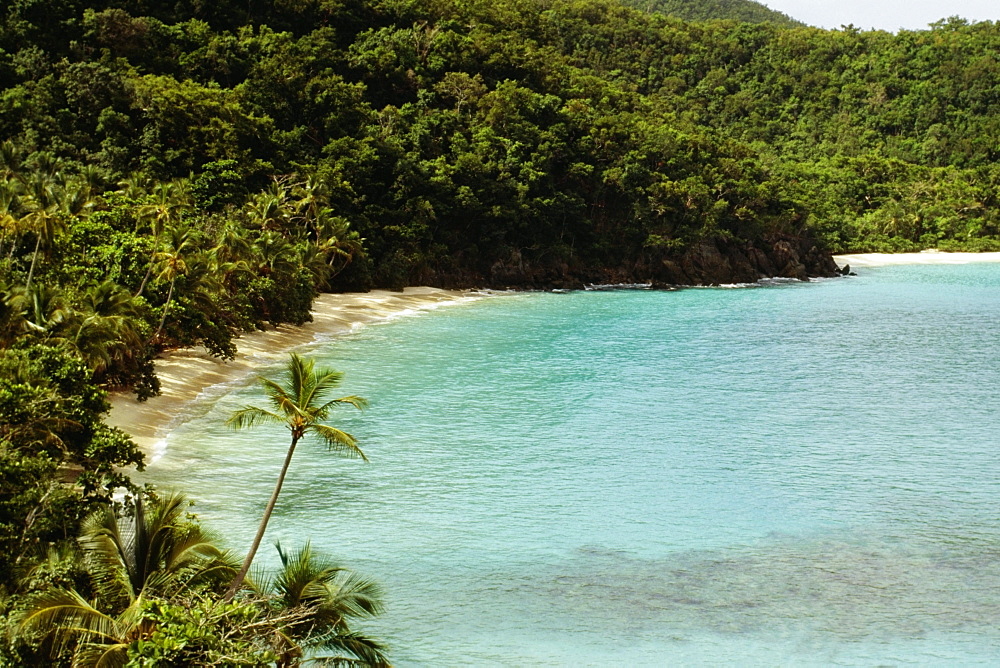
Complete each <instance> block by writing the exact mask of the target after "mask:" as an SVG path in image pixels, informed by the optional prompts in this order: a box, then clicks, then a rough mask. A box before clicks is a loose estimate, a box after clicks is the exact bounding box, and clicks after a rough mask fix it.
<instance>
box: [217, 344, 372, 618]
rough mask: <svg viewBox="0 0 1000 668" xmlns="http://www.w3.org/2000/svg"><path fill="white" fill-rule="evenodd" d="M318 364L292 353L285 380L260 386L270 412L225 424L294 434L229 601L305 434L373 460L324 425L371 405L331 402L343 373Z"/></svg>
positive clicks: (253, 410)
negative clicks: (344, 409) (342, 411)
mask: <svg viewBox="0 0 1000 668" xmlns="http://www.w3.org/2000/svg"><path fill="white" fill-rule="evenodd" d="M315 367H316V363H315V360H312V359H307V358H303V357H300V356H299V355H296V354H295V353H292V354H291V355H290V357H289V360H288V363H287V364H286V366H285V374H284V377H283V378H282V379H281V380H280V381H274V380H270V379H268V378H261V379H260V384H261V386H262V388H263V390H264V394H265V396H266V397H267V400H268V404H269V408H260V407H258V406H246V407H245V408H242V409H240V410H238V411H236V412H235V413H233V415H232V416H231V417H230V418H229V420H227V421H226V424H227V425H229V426H230V427H232V428H233V429H243V428H249V427H254V426H257V425H259V424H283V425H285V427H286V428H287V429H288V431H289V432H291V443H290V444H289V446H288V452H287V453H286V454H285V461H284V464H283V465H282V467H281V472H280V473H279V474H278V480H277V482H276V483H275V486H274V492H272V494H271V499H270V500H269V501H268V504H267V507H266V508H265V509H264V515H263V517H261V521H260V526H259V527H258V529H257V535H256V536H255V537H254V541H253V544H252V545H251V546H250V551H249V552H247V556H246V559H245V560H244V562H243V567H242V568H241V569H240V572H239V573H238V574H237V575H236V578H235V579H234V580H233V583H232V585H230V587H229V591H227V592H226V600H227V601H229V600H232V598H233V596H234V595H235V594H236V592H237V590H239V588H240V586H241V585H242V584H243V580H244V579H245V578H246V575H247V572H248V571H249V570H250V564H251V563H252V562H253V558H254V555H256V553H257V548H259V547H260V542H261V540H262V539H263V537H264V532H265V531H266V530H267V523H268V520H270V519H271V513H272V512H273V511H274V505H275V503H276V502H277V500H278V494H280V493H281V486H282V484H283V483H284V481H285V474H287V473H288V466H289V464H291V461H292V455H293V454H294V452H295V446H296V445H297V444H298V442H299V441H300V440H301V439H302V437H303V436H305V435H306V434H310V433H312V434H315V435H316V436H318V437H319V438H320V439H321V440H322V441H324V442H325V443H326V445H327V446H328V447H329V448H330V449H331V450H333V451H334V452H337V453H339V454H343V455H346V456H349V457H360V458H361V459H363V460H365V461H368V458H367V457H365V454H364V453H363V452H362V451H361V448H359V447H358V443H357V441H356V439H355V438H354V437H353V436H351V435H350V434H348V433H346V432H344V431H341V430H340V429H337V428H335V427H331V426H330V425H327V424H323V422H324V421H325V420H326V419H327V418H328V417H329V415H330V412H331V410H333V409H334V408H335V407H337V406H339V405H342V404H349V405H351V406H354V407H355V408H358V409H361V408H364V407H365V406H366V405H367V402H366V401H365V400H364V399H362V398H361V397H356V396H347V397H340V398H338V399H327V398H326V397H327V396H328V395H329V393H330V391H331V390H333V389H334V388H336V387H337V386H338V385H339V384H340V381H341V379H342V378H343V374H342V373H340V372H338V371H332V370H329V369H316V368H315Z"/></svg>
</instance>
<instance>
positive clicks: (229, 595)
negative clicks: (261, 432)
mask: <svg viewBox="0 0 1000 668" xmlns="http://www.w3.org/2000/svg"><path fill="white" fill-rule="evenodd" d="M298 442H299V436H297V435H295V434H292V444H291V445H289V446H288V454H286V455H285V463H284V465H283V466H282V467H281V473H279V474H278V482H277V483H275V485H274V491H273V492H272V493H271V500H270V501H268V502H267V508H265V509H264V516H263V517H261V518H260V526H259V527H257V535H256V536H254V539H253V545H251V546H250V551H249V552H247V556H246V559H244V560H243V566H242V567H241V568H240V572H239V573H237V574H236V577H235V578H234V579H233V583H232V584H231V585H229V589H228V590H226V595H225V597H224V599H223V600H225V602H226V603H228V602H229V601H231V600H233V596H235V595H236V592H237V591H238V590H239V588H240V586H241V585H242V584H243V580H244V579H245V578H246V576H247V572H249V571H250V564H251V563H252V562H253V558H254V555H256V554H257V548H258V547H260V541H261V540H263V538H264V532H265V531H266V530H267V522H268V520H270V519H271V513H272V512H273V511H274V504H275V503H277V501H278V494H280V493H281V486H282V485H283V484H284V482H285V474H286V473H288V465H289V464H291V463H292V453H294V452H295V445H296V444H297V443H298Z"/></svg>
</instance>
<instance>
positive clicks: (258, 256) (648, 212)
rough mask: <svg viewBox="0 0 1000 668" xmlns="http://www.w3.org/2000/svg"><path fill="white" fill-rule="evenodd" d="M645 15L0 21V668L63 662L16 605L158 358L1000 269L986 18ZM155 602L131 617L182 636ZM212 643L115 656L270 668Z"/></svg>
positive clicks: (133, 452)
mask: <svg viewBox="0 0 1000 668" xmlns="http://www.w3.org/2000/svg"><path fill="white" fill-rule="evenodd" d="M699 6H700V7H707V5H699ZM726 7H731V6H729V5H727V6H726ZM642 9H643V11H639V10H636V9H632V8H629V7H625V6H623V5H622V4H620V2H618V1H617V0H547V1H546V2H544V3H540V2H537V1H536V0H501V1H499V2H498V1H496V0H490V1H489V2H486V1H484V0H471V1H470V0H461V1H459V0H433V1H427V2H423V3H416V2H412V1H409V0H405V1H404V0H344V1H341V0H259V1H257V0H255V1H253V2H249V3H248V2H245V1H243V0H239V1H236V0H220V1H218V2H210V3H209V2H203V1H201V0H169V1H168V0H95V1H91V2H81V1H80V0H13V1H12V2H8V3H5V4H4V5H3V8H2V9H0V480H2V481H3V485H2V486H0V546H2V547H3V549H2V550H0V594H2V595H3V596H0V615H3V616H4V617H3V618H4V619H7V620H8V622H9V623H8V625H7V629H6V630H7V631H8V633H5V634H4V635H3V637H4V638H5V640H4V641H3V642H4V643H6V644H2V643H0V663H4V664H11V665H65V664H67V663H68V661H69V653H71V652H72V651H73V647H74V646H73V645H72V643H70V644H66V645H63V644H59V643H57V644H55V645H53V646H51V647H50V646H48V645H45V643H44V642H43V641H42V639H41V636H33V635H31V634H30V633H27V632H24V633H21V632H19V631H18V629H21V627H20V626H18V625H17V623H16V619H17V614H18V606H19V605H21V606H23V604H24V602H25V601H26V600H28V598H31V597H33V596H36V595H38V594H39V592H42V591H48V590H47V589H46V587H47V586H49V585H52V584H53V583H56V584H60V586H63V585H65V586H69V585H70V584H73V583H75V584H78V585H79V586H83V583H86V582H87V581H88V579H87V578H88V575H87V573H85V572H83V570H81V569H83V568H84V566H83V565H81V564H82V563H83V562H81V560H80V559H79V558H78V555H76V553H75V552H74V550H75V549H76V548H75V547H74V546H75V545H76V542H75V540H73V539H74V537H75V536H76V535H77V531H78V529H79V528H80V526H81V525H80V523H81V521H82V520H83V518H84V516H85V515H86V514H87V512H88V511H89V510H92V509H96V508H99V507H103V505H102V504H104V503H105V502H106V501H108V500H109V499H111V498H113V494H114V492H115V490H116V489H119V488H120V487H121V486H122V484H124V483H125V482H126V481H125V480H124V478H123V476H122V474H121V473H120V470H121V467H122V466H127V465H129V464H132V463H135V462H137V461H139V460H140V459H141V455H140V454H139V452H138V450H137V449H136V448H135V447H134V444H131V443H130V441H129V440H128V438H127V437H126V436H125V435H124V434H122V433H121V432H116V431H115V430H111V429H109V428H107V427H106V426H105V425H103V423H102V422H101V420H100V416H101V414H102V413H103V412H104V411H105V410H106V404H105V403H104V400H103V392H104V391H106V390H107V389H132V390H133V391H135V392H136V393H137V395H139V396H140V397H145V396H148V395H150V394H154V393H155V392H156V391H157V389H158V384H157V382H158V381H157V379H156V377H155V375H154V374H153V359H155V357H156V356H157V355H158V354H159V353H160V352H161V351H163V350H167V349H171V348H176V347H182V346H192V345H199V344H201V345H204V346H205V347H206V348H207V349H208V350H209V351H210V352H211V353H213V354H215V355H218V356H220V357H231V356H232V355H233V354H234V352H235V350H236V346H237V344H238V337H239V335H240V334H241V333H245V332H248V331H253V330H255V329H260V328H268V327H272V326H275V325H279V324H282V323H292V324H300V323H303V322H305V321H308V320H309V318H310V317H311V316H310V307H311V305H312V300H313V299H314V297H315V296H316V294H317V293H318V292H320V291H337V290H364V289H368V288H371V287H391V288H400V287H403V286H405V285H413V284H433V285H438V286H446V287H470V286H492V287H517V288H553V287H559V288H572V287H580V286H583V285H585V284H587V283H598V282H599V283H634V282H646V281H650V282H653V283H655V284H657V285H667V284H711V283H720V282H733V281H753V280H756V279H757V278H758V277H760V276H762V275H782V276H790V277H799V278H804V277H806V276H807V275H808V274H812V275H819V274H829V273H832V267H831V262H832V260H831V259H830V257H829V252H830V251H875V250H880V251H894V250H899V251H902V250H918V249H921V248H926V247H931V246H934V247H939V248H944V249H954V250H958V249H968V250H987V249H989V250H997V249H1000V165H998V159H1000V56H998V55H997V54H1000V25H998V24H995V23H991V22H984V23H977V24H968V23H966V22H964V21H962V20H958V19H953V20H950V21H947V22H942V23H940V24H937V25H935V26H934V27H933V28H932V29H930V30H926V31H918V32H908V31H901V32H900V33H899V34H897V35H893V34H890V33H886V32H877V31H876V32H861V31H857V30H854V29H848V30H837V31H826V30H820V29H815V28H808V27H799V26H788V25H782V24H780V23H779V22H777V21H774V20H768V21H765V22H762V23H752V22H740V21H716V20H713V21H684V20H682V19H679V18H676V17H673V16H666V15H664V14H663V13H662V11H664V10H663V6H661V10H660V11H655V12H648V11H645V10H646V9H648V7H643V8H642ZM721 11H722V10H720V12H721ZM726 11H729V9H726ZM711 13H712V15H713V16H718V15H719V14H718V13H717V12H716V11H715V10H714V9H713V10H712V12H711ZM727 15H728V14H727ZM747 18H748V19H749V17H747ZM67 481H69V482H71V483H72V484H69V485H66V484H63V483H65V482H67ZM49 546H51V547H53V548H59V550H62V552H60V553H59V554H55V553H51V554H50V553H46V552H45V549H47V548H48V547H49ZM60 555H62V556H60ZM212 591H214V590H212ZM84 593H85V594H86V596H85V598H84V599H82V600H89V598H90V596H91V594H93V593H94V592H84ZM206 596H208V595H207V594H206ZM52 600H55V599H52ZM74 600H76V599H74ZM198 600H199V601H201V602H202V603H203V604H204V605H207V606H210V607H211V606H214V605H215V604H216V603H219V605H222V606H223V607H222V608H216V607H212V609H211V610H203V609H200V611H199V612H198V615H200V617H199V618H204V619H214V620H216V621H217V622H218V623H220V624H221V623H222V622H221V621H219V619H220V618H217V617H212V615H214V614H216V613H218V614H220V615H222V616H223V617H225V619H226V620H228V621H227V623H230V624H231V625H232V627H231V630H232V629H234V628H235V629H238V628H240V627H241V626H240V625H241V622H240V619H242V618H239V614H243V613H240V612H239V611H238V610H236V609H233V608H226V607H225V605H228V604H222V603H220V602H219V601H217V600H216V599H212V598H211V597H208V598H200V599H198ZM206 601H207V602H206ZM105 602H107V603H108V605H111V607H113V608H114V606H116V605H117V606H118V607H117V608H115V610H116V611H115V612H114V614H116V615H117V614H119V613H121V612H122V606H121V604H122V600H121V599H115V600H114V601H110V602H109V601H105ZM187 602H188V603H190V602H191V601H190V600H189V601H187ZM77 603H79V600H77ZM202 603H200V604H199V605H201V604H202ZM173 605H174V603H170V605H167V604H166V603H164V604H163V605H162V606H161V605H159V604H156V605H154V606H153V607H151V608H147V609H145V611H144V612H143V614H148V615H151V616H153V617H156V618H157V619H159V620H160V621H161V622H163V623H164V624H167V622H170V623H173V624H175V626H172V627H171V628H174V629H175V630H176V631H177V632H178V633H181V632H183V629H184V628H186V627H184V626H183V623H182V621H183V620H184V619H185V618H186V615H187V614H188V613H187V612H185V609H183V608H177V607H171V606H173ZM220 610H221V612H219V611H220ZM244 612H245V611H244ZM202 613H204V614H202ZM248 614H249V613H248ZM206 615H207V616H206ZM130 619H133V620H134V619H137V617H135V616H132V617H130ZM171 620H172V621H171ZM207 623H208V622H206V624H207ZM213 623H215V622H213ZM209 626H211V625H209ZM136 628H138V629H141V628H145V627H141V626H140V627H136ZM213 628H215V627H211V628H209V630H208V631H205V629H199V630H198V633H202V632H204V633H206V634H207V635H203V636H199V637H198V642H199V643H200V642H205V643H207V645H205V646H202V645H198V644H197V643H194V644H190V645H188V644H185V643H186V642H187V640H184V639H178V638H172V639H171V638H168V639H167V640H169V642H167V640H165V641H163V642H164V644H163V645H162V646H159V645H157V644H156V643H152V642H151V643H147V644H144V645H140V644H136V645H134V646H131V645H129V647H130V651H133V652H134V656H133V657H132V658H133V659H134V661H135V662H137V664H138V663H142V662H143V661H146V660H149V661H153V659H154V658H157V657H158V658H159V659H160V660H162V661H163V662H173V663H175V664H176V665H205V662H206V661H208V659H206V658H205V657H204V656H196V655H192V654H181V653H178V652H181V649H183V648H184V647H187V648H188V649H186V650H184V651H188V650H190V651H194V649H191V648H195V647H201V648H203V649H204V648H205V647H208V648H209V649H211V648H212V647H215V649H212V651H216V650H217V651H219V652H223V650H225V652H229V651H230V650H233V651H236V649H238V650H239V651H240V652H245V653H246V654H241V655H240V656H241V657H242V659H241V660H244V659H245V661H246V663H247V665H255V663H254V662H255V661H256V662H257V663H260V662H261V661H263V660H262V659H261V657H262V656H264V654H260V653H258V654H254V652H258V651H259V652H264V650H262V649H260V648H259V647H257V648H255V647H253V646H250V645H247V646H245V647H240V648H236V649H234V648H230V647H226V648H222V649H219V648H218V647H216V646H215V645H212V642H213V641H214V640H218V637H217V636H214V635H212V634H213V633H214V631H212V629H213ZM272 630H273V629H272ZM22 631H23V629H22ZM274 634H275V637H277V636H278V635H280V634H279V633H278V631H277V630H275V631H274ZM227 637H228V636H227ZM233 637H238V634H237V635H236V636H233ZM182 640H183V642H182ZM188 640H192V642H193V639H188ZM175 641H176V642H175ZM178 648H181V649H178ZM49 649H52V650H54V651H56V653H57V654H58V650H60V649H63V650H65V651H64V652H63V653H62V654H61V655H59V656H57V657H56V658H54V659H53V658H52V657H51V656H49ZM205 651H208V649H206V650H205ZM142 652H149V653H150V654H142ZM157 652H161V654H156V653H157ZM172 652H173V653H172ZM43 655H44V656H43ZM227 656H228V655H227ZM290 665H291V664H290Z"/></svg>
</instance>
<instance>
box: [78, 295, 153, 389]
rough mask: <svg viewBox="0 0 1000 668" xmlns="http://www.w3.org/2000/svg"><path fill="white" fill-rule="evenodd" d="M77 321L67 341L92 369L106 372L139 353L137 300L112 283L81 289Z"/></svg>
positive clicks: (140, 344) (141, 341)
mask: <svg viewBox="0 0 1000 668" xmlns="http://www.w3.org/2000/svg"><path fill="white" fill-rule="evenodd" d="M81 292H82V294H80V295H79V296H78V299H77V302H78V304H79V306H80V312H79V313H78V317H77V318H76V319H75V321H74V322H73V323H72V325H71V327H70V329H71V331H70V332H69V333H68V335H67V340H68V342H69V343H70V344H72V346H73V347H74V348H75V349H76V350H77V352H79V353H80V356H81V357H82V358H83V359H84V361H86V362H87V364H88V365H89V366H90V368H91V369H93V370H94V371H96V372H98V373H100V372H103V371H105V370H106V369H107V368H108V367H109V366H111V364H112V363H113V362H114V361H115V360H116V359H121V358H127V357H129V356H131V355H133V354H135V353H136V352H137V351H139V350H141V349H142V345H143V338H142V336H141V334H140V326H141V325H140V320H139V309H138V306H137V304H136V299H135V297H133V296H132V295H131V294H129V292H128V291H127V290H125V289H124V288H122V287H121V286H120V285H118V284H117V283H115V282H114V281H110V280H105V281H102V282H100V283H96V284H91V285H86V286H83V288H82V289H81Z"/></svg>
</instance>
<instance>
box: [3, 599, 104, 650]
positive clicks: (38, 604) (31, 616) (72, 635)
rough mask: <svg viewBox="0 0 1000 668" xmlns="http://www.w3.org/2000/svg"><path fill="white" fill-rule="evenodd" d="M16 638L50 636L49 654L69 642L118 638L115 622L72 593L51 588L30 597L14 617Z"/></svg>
mask: <svg viewBox="0 0 1000 668" xmlns="http://www.w3.org/2000/svg"><path fill="white" fill-rule="evenodd" d="M16 621H17V626H16V633H17V635H19V636H25V635H28V634H33V633H38V634H42V635H47V636H51V638H52V640H53V651H54V652H61V651H62V650H63V649H65V648H66V647H68V646H69V645H71V644H72V643H73V642H76V641H79V640H81V639H83V640H89V639H92V638H102V639H108V640H112V641H114V640H116V639H117V638H119V637H120V636H121V627H120V625H119V623H118V620H116V619H115V618H113V617H111V616H109V615H107V614H105V613H103V612H101V611H100V610H98V609H97V608H96V607H94V605H93V604H92V603H91V602H90V601H87V600H86V599H85V598H83V596H81V595H80V594H79V593H78V592H76V591H74V590H66V589H51V590H49V591H46V592H44V593H42V594H39V595H37V596H35V597H33V598H32V599H31V601H30V603H29V605H28V607H27V608H26V609H25V610H24V611H22V612H21V613H20V614H19V615H18V616H17V618H16Z"/></svg>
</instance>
